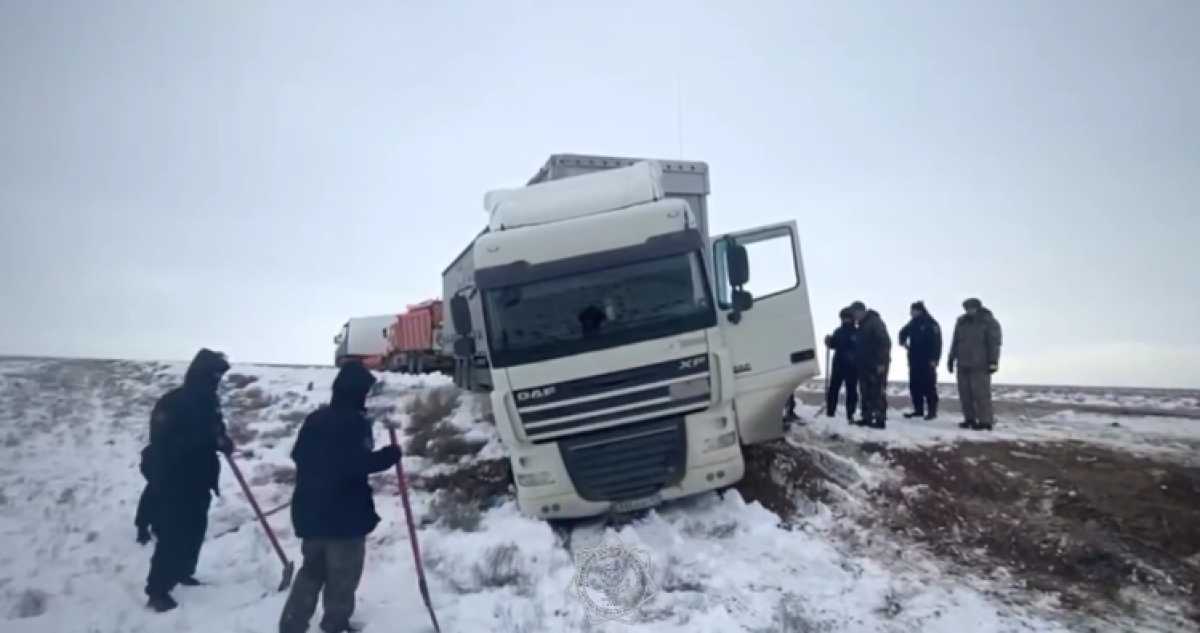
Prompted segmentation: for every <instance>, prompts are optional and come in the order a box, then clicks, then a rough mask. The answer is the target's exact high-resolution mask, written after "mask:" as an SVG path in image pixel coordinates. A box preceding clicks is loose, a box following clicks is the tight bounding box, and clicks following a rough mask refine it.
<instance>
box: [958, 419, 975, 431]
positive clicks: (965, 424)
mask: <svg viewBox="0 0 1200 633" xmlns="http://www.w3.org/2000/svg"><path fill="white" fill-rule="evenodd" d="M976 426H977V425H976V424H975V420H963V421H962V422H960V423H959V424H958V428H960V429H974V428H976Z"/></svg>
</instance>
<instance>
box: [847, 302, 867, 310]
mask: <svg viewBox="0 0 1200 633" xmlns="http://www.w3.org/2000/svg"><path fill="white" fill-rule="evenodd" d="M866 309H867V306H866V305H864V304H863V302H861V301H855V302H854V303H851V304H850V310H866Z"/></svg>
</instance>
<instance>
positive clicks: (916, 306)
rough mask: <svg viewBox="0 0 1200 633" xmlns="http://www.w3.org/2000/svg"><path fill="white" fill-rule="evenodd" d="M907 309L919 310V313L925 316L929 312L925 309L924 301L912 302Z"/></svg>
mask: <svg viewBox="0 0 1200 633" xmlns="http://www.w3.org/2000/svg"><path fill="white" fill-rule="evenodd" d="M908 309H909V310H920V311H921V312H924V313H925V314H929V310H926V309H925V302H924V301H914V302H913V304H912V305H911V306H909V308H908Z"/></svg>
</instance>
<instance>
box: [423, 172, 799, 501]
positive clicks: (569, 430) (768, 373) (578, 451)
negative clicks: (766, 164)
mask: <svg viewBox="0 0 1200 633" xmlns="http://www.w3.org/2000/svg"><path fill="white" fill-rule="evenodd" d="M708 192H709V182H708V166H707V165H706V164H705V163H700V162H685V161H643V160H641V159H629V158H610V157H598V156H578V155H557V156H552V157H551V158H550V160H549V161H548V162H547V163H546V165H545V167H543V168H542V169H541V171H539V172H538V174H537V175H535V176H534V178H533V179H532V180H531V181H530V183H529V185H528V186H526V187H524V188H521V189H517V190H508V191H501V192H492V193H489V194H488V195H487V196H486V198H485V206H486V208H487V210H488V212H489V215H490V217H489V223H488V228H487V229H485V230H484V232H483V233H481V234H480V235H479V236H478V237H476V238H475V240H474V241H473V242H472V243H471V244H470V245H469V246H468V247H467V248H466V249H465V250H464V251H463V252H462V253H461V254H460V255H459V257H457V258H456V259H455V260H454V262H453V263H452V264H451V265H450V267H449V268H447V269H446V272H445V274H444V275H443V283H444V290H445V297H444V299H445V300H446V302H447V305H448V306H449V308H450V313H451V319H450V321H451V325H450V327H447V329H446V334H447V336H448V337H449V339H448V342H450V343H452V344H453V347H454V350H455V355H456V357H457V363H458V366H459V370H460V371H457V372H456V381H457V382H458V383H459V384H460V385H462V386H464V387H467V388H471V389H475V390H478V391H487V392H490V398H491V400H492V408H493V413H494V415H495V419H496V425H497V428H498V430H499V433H500V435H501V438H502V439H503V441H504V443H505V445H506V447H507V449H508V451H509V453H510V459H511V462H512V470H513V474H514V479H515V480H516V486H517V499H518V503H519V505H520V507H521V509H522V511H523V512H525V513H527V514H529V515H532V516H538V517H544V518H570V517H582V516H590V515H597V514H603V513H606V512H621V511H629V510H634V509H639V508H644V507H648V506H652V505H655V504H657V503H658V502H660V501H662V500H668V499H674V498H678V497H683V496H686V495H691V494H695V493H699V492H702V491H705V490H711V489H714V488H721V487H725V486H729V485H731V484H733V483H735V482H737V481H738V480H739V479H741V477H742V475H743V472H744V470H745V465H744V461H743V453H742V450H741V446H742V445H743V444H753V443H757V442H764V441H769V440H772V439H775V438H778V437H780V436H781V435H782V434H783V423H782V413H783V406H784V403H785V402H786V400H787V398H788V396H789V395H790V394H791V393H792V391H793V390H794V389H795V387H796V386H797V385H798V384H799V383H801V382H803V381H805V380H807V379H809V378H811V377H813V376H815V375H816V374H817V371H818V369H817V363H816V343H815V336H814V331H813V323H812V316H811V311H810V308H809V301H808V291H807V288H806V286H805V280H804V268H803V266H802V264H801V257H800V248H799V236H798V234H797V229H796V225H795V223H794V222H781V223H778V224H772V225H768V226H761V227H756V228H753V229H749V230H746V231H739V232H737V233H731V234H727V235H717V236H711V235H709V233H708V217H707V215H708V209H707V198H706V196H707V194H708ZM751 271H753V274H751ZM752 276H753V280H752V279H751V277H752Z"/></svg>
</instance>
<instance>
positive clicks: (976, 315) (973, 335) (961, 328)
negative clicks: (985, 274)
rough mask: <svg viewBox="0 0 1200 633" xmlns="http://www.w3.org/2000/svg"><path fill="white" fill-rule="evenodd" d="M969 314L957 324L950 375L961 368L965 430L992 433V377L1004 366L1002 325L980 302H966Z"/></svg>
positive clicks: (960, 395) (961, 392)
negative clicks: (1002, 361)
mask: <svg viewBox="0 0 1200 633" xmlns="http://www.w3.org/2000/svg"><path fill="white" fill-rule="evenodd" d="M963 310H965V311H966V313H965V314H963V315H962V316H960V317H958V321H957V322H956V323H955V324H954V338H953V339H952V341H951V343H950V362H949V369H950V373H954V369H955V366H956V365H957V367H958V400H959V402H960V403H961V404H962V412H963V421H962V424H959V425H958V426H959V427H961V428H964V429H976V430H985V431H990V430H991V429H992V425H993V424H995V419H994V417H993V415H992V374H994V373H996V370H997V369H999V367H1000V343H1001V340H1000V339H1001V332H1000V322H999V321H997V320H996V317H995V316H993V315H992V311H991V310H988V309H987V308H985V307H983V303H982V302H981V301H980V300H979V299H967V300H966V301H964V302H963Z"/></svg>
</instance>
